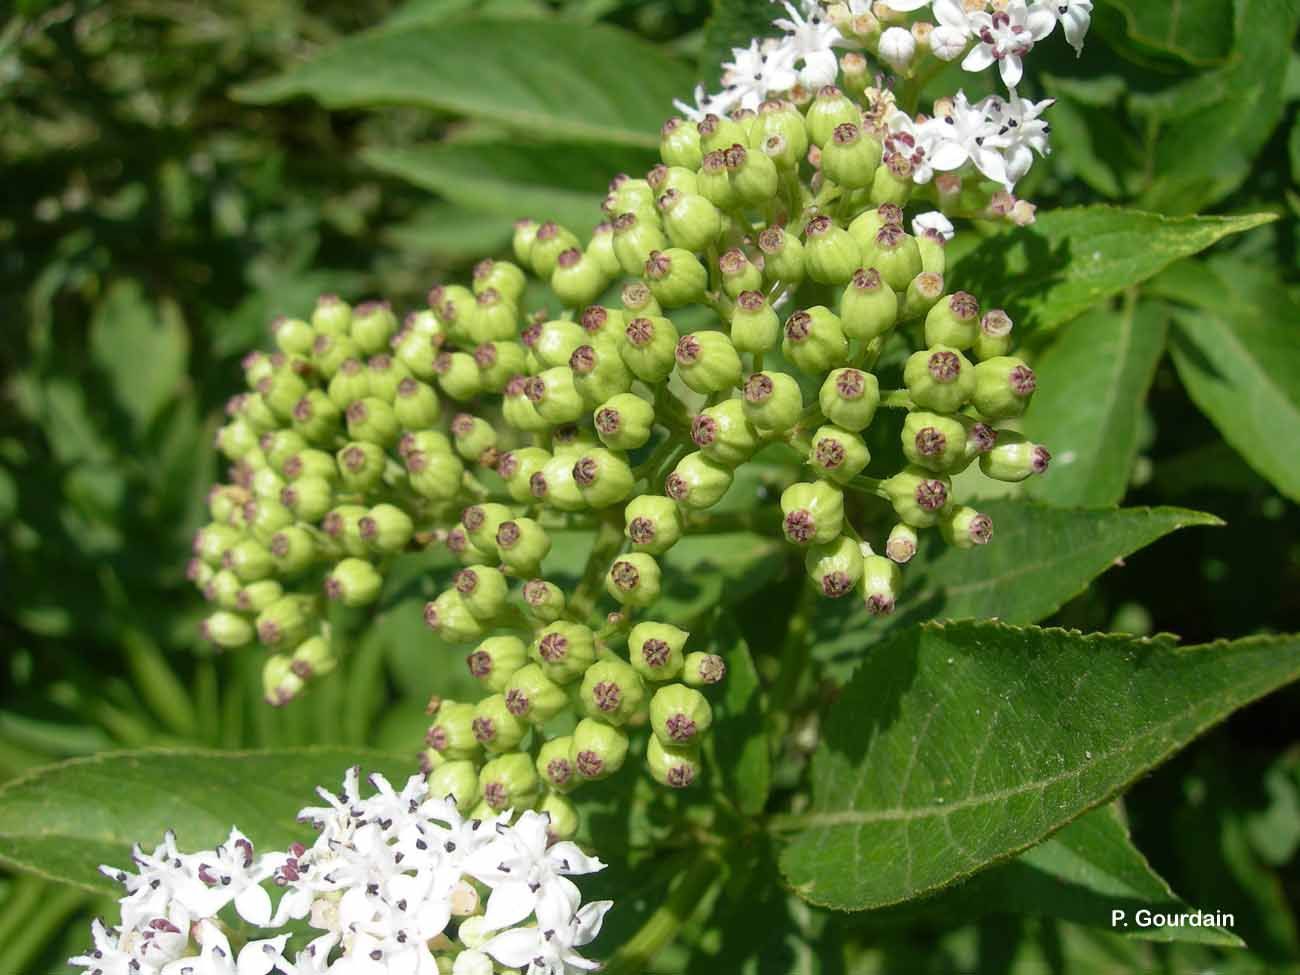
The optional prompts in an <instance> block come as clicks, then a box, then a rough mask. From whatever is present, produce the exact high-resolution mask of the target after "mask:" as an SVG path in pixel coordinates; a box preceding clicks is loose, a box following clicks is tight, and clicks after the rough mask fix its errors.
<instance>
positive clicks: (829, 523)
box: [781, 481, 844, 545]
mask: <svg viewBox="0 0 1300 975" xmlns="http://www.w3.org/2000/svg"><path fill="white" fill-rule="evenodd" d="M781 512H782V515H783V518H782V523H781V527H782V530H783V531H784V533H785V537H786V538H787V539H788V540H789V541H791V542H793V543H794V544H795V545H824V544H826V543H828V542H833V541H834V540H835V539H837V538H839V536H840V532H841V531H842V530H843V528H844V495H843V493H842V492H841V491H840V489H839V488H837V487H835V486H834V485H832V484H828V483H827V482H825V481H817V482H816V483H813V484H808V483H799V484H792V485H790V487H788V488H786V489H785V491H783V492H782V494H781Z"/></svg>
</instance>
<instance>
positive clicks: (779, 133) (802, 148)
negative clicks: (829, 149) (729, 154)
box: [749, 99, 808, 163]
mask: <svg viewBox="0 0 1300 975" xmlns="http://www.w3.org/2000/svg"><path fill="white" fill-rule="evenodd" d="M774 137H775V138H779V139H781V140H782V141H783V142H784V143H785V147H786V152H787V153H788V155H789V157H790V158H791V159H793V160H795V161H796V163H797V162H798V161H799V160H802V159H803V158H804V157H805V156H807V155H808V129H807V127H806V126H805V125H804V118H803V115H802V114H800V112H799V109H797V108H795V107H794V105H793V104H791V103H790V102H788V101H781V100H778V99H769V100H768V101H765V102H763V104H761V105H759V106H758V115H757V117H756V118H755V119H754V121H753V124H751V125H750V128H749V145H750V147H751V148H753V149H761V148H764V147H765V146H767V144H768V142H769V141H770V140H771V139H772V138H774Z"/></svg>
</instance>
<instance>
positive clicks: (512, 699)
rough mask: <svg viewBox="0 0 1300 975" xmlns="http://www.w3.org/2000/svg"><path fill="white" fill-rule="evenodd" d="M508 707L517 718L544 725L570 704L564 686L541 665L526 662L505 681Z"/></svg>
mask: <svg viewBox="0 0 1300 975" xmlns="http://www.w3.org/2000/svg"><path fill="white" fill-rule="evenodd" d="M505 700H506V707H507V708H509V709H510V713H511V714H513V715H514V716H515V717H516V718H519V719H520V720H523V721H529V722H532V723H533V724H536V725H541V724H545V723H546V722H547V721H550V720H551V719H552V718H553V717H555V716H556V715H557V714H559V713H560V712H561V711H563V710H564V709H565V708H566V707H568V705H569V698H568V695H567V694H565V693H564V688H562V687H560V685H559V684H557V683H555V681H553V680H551V679H550V678H549V677H547V676H546V671H545V670H544V669H543V668H542V666H541V665H539V664H524V666H522V667H520V668H519V669H518V670H516V671H515V672H514V673H513V674H511V675H510V678H509V679H508V680H507V681H506V687H505Z"/></svg>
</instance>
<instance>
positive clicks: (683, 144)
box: [659, 118, 704, 169]
mask: <svg viewBox="0 0 1300 975" xmlns="http://www.w3.org/2000/svg"><path fill="white" fill-rule="evenodd" d="M703 156H704V152H703V150H702V149H701V148H700V131H699V129H697V128H696V127H695V126H694V125H692V124H691V123H689V122H686V121H683V120H682V119H680V118H670V119H669V120H668V121H667V122H665V123H664V124H663V128H661V129H660V130H659V158H661V159H662V160H663V161H664V162H665V163H667V164H668V165H669V166H685V167H686V168H687V169H695V168H696V167H698V166H699V164H700V160H701V159H702V158H703Z"/></svg>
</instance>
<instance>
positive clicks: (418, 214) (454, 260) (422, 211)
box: [381, 201, 514, 264]
mask: <svg viewBox="0 0 1300 975" xmlns="http://www.w3.org/2000/svg"><path fill="white" fill-rule="evenodd" d="M513 233H514V220H513V219H511V218H510V217H502V216H492V215H488V214H483V213H478V212H476V211H474V210H469V209H466V208H465V207H459V206H456V205H455V204H452V203H443V202H441V201H439V202H434V203H430V204H428V205H427V206H423V207H421V208H419V209H418V210H416V211H415V212H414V213H412V214H411V216H410V217H408V218H407V219H406V220H403V221H402V222H400V223H395V224H390V225H388V226H387V227H385V228H384V229H383V230H382V231H381V235H382V237H383V238H384V240H385V241H387V242H389V243H391V244H392V246H394V247H397V248H399V249H401V250H406V251H418V252H420V253H422V254H425V255H428V256H429V257H430V258H431V259H432V260H435V261H443V262H446V263H449V264H466V263H470V262H473V261H477V260H480V259H482V258H483V257H486V256H488V255H490V254H497V253H500V252H501V251H502V250H504V249H505V247H506V246H507V245H509V243H510V237H511V235H512V234H513Z"/></svg>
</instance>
